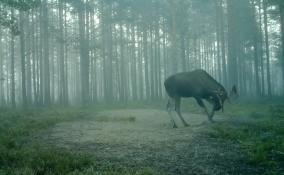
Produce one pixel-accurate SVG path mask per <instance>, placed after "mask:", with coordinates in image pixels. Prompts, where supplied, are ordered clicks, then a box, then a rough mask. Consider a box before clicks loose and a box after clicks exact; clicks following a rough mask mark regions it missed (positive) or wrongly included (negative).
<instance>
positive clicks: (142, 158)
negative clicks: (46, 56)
mask: <svg viewBox="0 0 284 175" xmlns="http://www.w3.org/2000/svg"><path fill="white" fill-rule="evenodd" d="M161 103H162V102H161ZM129 106H130V107H128V108H127V109H125V106H121V105H118V106H116V105H115V106H110V107H108V109H107V110H105V108H107V107H105V108H103V109H101V108H84V109H72V108H69V109H56V108H55V109H50V110H42V111H37V112H36V111H33V112H32V111H30V112H24V113H23V114H22V113H21V112H20V111H19V112H16V111H9V110H7V111H5V110H4V109H2V110H1V113H2V114H6V116H4V115H1V121H2V122H1V125H0V126H1V127H0V129H1V131H4V132H1V135H0V136H1V137H0V142H1V149H0V157H1V159H0V163H1V164H2V165H3V166H2V168H1V171H0V172H1V173H2V174H204V175H205V174H206V175H207V174H208V175H209V174H214V175H215V174H233V175H234V174H281V173H282V174H283V171H284V170H283V163H284V161H283V160H284V159H283V158H284V157H283V127H282V126H283V122H284V120H283V113H284V111H283V103H277V104H274V105H271V106H267V104H258V105H256V104H252V103H248V104H247V105H246V106H247V107H245V106H243V105H240V104H235V105H228V104H226V106H225V113H224V114H223V113H218V114H217V115H216V116H215V120H216V122H215V123H210V122H209V121H208V120H207V116H206V115H205V114H204V113H203V112H201V111H200V109H199V107H197V105H196V104H195V103H191V101H190V102H187V103H186V104H185V105H184V106H183V110H185V111H186V113H184V117H185V119H186V121H187V122H188V123H189V124H190V126H189V127H184V126H183V125H182V123H181V122H178V123H177V124H178V126H179V127H178V128H172V127H171V124H170V120H169V116H168V114H167V112H166V110H165V109H163V107H162V105H161V104H159V103H156V104H152V105H141V104H139V105H138V104H136V105H129ZM240 108H242V109H245V110H242V111H240V110H239V109H240ZM189 111H191V112H190V113H189ZM8 116H9V117H8ZM176 117H177V116H176ZM177 121H178V120H177Z"/></svg>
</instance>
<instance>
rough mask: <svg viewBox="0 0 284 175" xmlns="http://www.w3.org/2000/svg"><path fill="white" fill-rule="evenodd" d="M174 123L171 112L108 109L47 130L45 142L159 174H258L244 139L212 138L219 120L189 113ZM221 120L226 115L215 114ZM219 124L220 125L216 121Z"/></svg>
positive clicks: (106, 162)
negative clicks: (242, 144) (210, 133)
mask: <svg viewBox="0 0 284 175" xmlns="http://www.w3.org/2000/svg"><path fill="white" fill-rule="evenodd" d="M175 117H176V118H175V121H177V122H178V126H179V128H177V129H173V128H171V124H170V119H169V116H168V114H167V112H166V111H162V110H156V109H121V110H110V111H103V112H100V113H98V114H96V115H94V116H90V117H88V120H80V121H73V122H65V123H59V124H57V125H56V126H55V127H53V128H51V129H50V130H49V131H48V132H47V133H46V134H44V143H45V144H49V145H52V146H57V147H60V148H64V149H70V150H72V151H73V150H74V151H83V152H87V153H89V154H92V155H94V157H95V158H96V160H97V161H98V164H100V165H102V166H109V167H111V168H116V169H118V170H119V169H123V168H127V169H133V170H134V171H139V170H141V169H150V170H151V172H153V173H154V174H198V175H202V174H214V175H215V174H220V175H221V174H222V175H224V174H257V173H258V172H257V171H256V170H255V169H254V168H252V167H250V166H249V165H248V164H247V162H246V158H245V156H244V155H243V154H242V152H241V151H240V148H239V146H238V144H236V143H232V142H230V141H228V142H225V143H224V141H220V140H218V139H216V138H210V137H209V136H208V135H206V134H205V132H204V131H206V130H210V128H211V126H212V125H213V124H211V123H209V122H208V121H207V117H206V116H205V115H197V114H184V118H185V119H186V121H187V122H188V123H189V124H190V126H189V127H184V126H183V125H182V123H181V122H180V120H179V119H178V117H177V116H175ZM214 119H215V120H216V121H217V122H216V123H215V124H218V122H225V121H226V120H228V119H227V118H226V117H221V116H215V117H214ZM215 124H214V125H215Z"/></svg>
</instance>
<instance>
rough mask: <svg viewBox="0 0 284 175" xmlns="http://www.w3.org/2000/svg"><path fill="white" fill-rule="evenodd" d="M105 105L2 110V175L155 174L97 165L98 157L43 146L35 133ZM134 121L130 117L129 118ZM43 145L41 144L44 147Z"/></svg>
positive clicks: (83, 115) (0, 173) (78, 118)
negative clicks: (36, 138)
mask: <svg viewBox="0 0 284 175" xmlns="http://www.w3.org/2000/svg"><path fill="white" fill-rule="evenodd" d="M99 110H102V109H101V108H99V107H97V108H63V109H58V108H51V109H37V110H27V111H23V110H11V109H7V108H6V109H4V108H2V109H0V121H1V122H0V175H75V174H76V175H77V174H78V175H79V174H82V175H83V174H84V175H85V174H105V175H109V174H110V175H112V174H138V175H144V174H152V173H150V171H148V170H141V171H138V172H136V171H134V170H131V169H122V170H117V169H116V168H115V167H111V168H109V167H108V165H107V164H106V165H97V164H96V160H95V157H91V156H89V155H87V154H83V153H76V152H71V151H68V150H63V149H59V148H56V147H43V146H42V144H39V143H37V141H36V140H35V139H33V136H35V135H39V133H40V132H44V131H45V130H46V129H48V128H50V127H52V126H54V125H55V124H57V123H59V122H65V121H73V120H80V119H82V118H88V115H91V114H92V113H94V112H96V111H99ZM125 120H126V121H129V122H134V121H135V118H133V117H131V116H129V117H127V118H126V119H125ZM40 145H41V146H40Z"/></svg>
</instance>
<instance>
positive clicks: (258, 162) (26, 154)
mask: <svg viewBox="0 0 284 175" xmlns="http://www.w3.org/2000/svg"><path fill="white" fill-rule="evenodd" d="M165 104H166V102H153V103H151V104H147V103H139V102H137V103H131V104H118V105H116V104H112V105H104V104H100V105H96V106H95V107H94V106H89V107H85V108H60V109H58V108H51V109H36V110H25V111H23V110H11V109H7V108H2V109H0V121H1V122H0V175H20V174H21V175H51V174H52V175H53V174H55V175H59V174H62V175H65V174H66V175H67V174H68V175H83V174H84V175H85V174H86V175H91V174H105V175H109V174H110V175H119V174H137V175H140V174H141V175H148V174H157V173H155V172H153V170H151V169H147V168H143V167H142V168H141V169H142V170H139V171H137V170H132V169H131V168H130V167H109V166H108V165H107V164H106V165H101V164H97V162H96V158H95V157H90V156H89V155H86V154H83V153H76V152H71V151H68V150H62V149H59V148H55V147H42V146H39V145H42V144H39V143H37V141H36V140H34V139H33V136H35V135H40V133H41V132H44V131H45V130H46V129H48V128H50V127H52V126H54V125H55V124H57V123H60V122H65V121H73V120H80V119H88V117H89V116H93V115H94V113H96V112H98V111H101V110H104V109H121V108H125V107H127V108H146V109H147V108H159V109H165V107H164V106H165ZM182 106H183V111H186V112H193V113H199V112H200V111H201V110H200V109H199V107H198V106H197V105H196V104H195V102H194V101H185V102H184V103H183V105H182ZM218 114H219V115H226V116H230V119H229V120H228V121H226V122H218V123H217V124H214V125H211V127H212V128H211V129H210V130H208V133H206V134H208V135H210V136H211V137H215V138H219V139H221V140H222V139H224V141H225V140H232V141H234V142H235V143H236V144H239V145H240V146H241V148H242V150H243V152H244V153H245V154H246V155H247V158H248V160H249V162H250V164H252V165H254V166H259V167H262V168H263V170H264V171H263V172H264V174H281V173H282V174H284V173H283V172H284V169H283V167H284V127H283V126H284V103H282V102H267V103H265V102H263V103H261V104H259V103H258V104H255V103H248V102H236V103H235V104H232V105H228V104H226V106H225V112H224V113H218ZM97 120H99V121H100V122H135V121H136V118H135V117H133V116H125V117H120V118H119V119H118V118H112V117H106V116H98V118H97Z"/></svg>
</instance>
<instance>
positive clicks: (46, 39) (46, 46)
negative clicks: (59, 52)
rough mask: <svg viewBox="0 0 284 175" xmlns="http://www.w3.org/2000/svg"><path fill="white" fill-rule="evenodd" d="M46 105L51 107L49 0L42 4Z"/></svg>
mask: <svg viewBox="0 0 284 175" xmlns="http://www.w3.org/2000/svg"><path fill="white" fill-rule="evenodd" d="M42 22H43V25H42V27H43V29H42V31H43V53H44V55H43V59H44V60H43V63H44V64H43V69H44V76H43V79H42V80H44V105H47V106H48V105H50V70H49V32H48V26H49V21H48V8H47V0H44V1H43V2H42Z"/></svg>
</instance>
